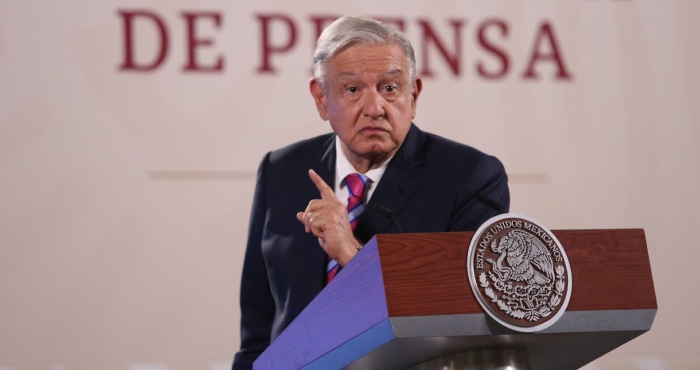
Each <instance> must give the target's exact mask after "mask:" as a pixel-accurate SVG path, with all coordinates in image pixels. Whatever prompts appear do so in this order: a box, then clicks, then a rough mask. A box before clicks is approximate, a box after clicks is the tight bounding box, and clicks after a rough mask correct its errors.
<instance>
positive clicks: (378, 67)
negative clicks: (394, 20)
mask: <svg viewBox="0 0 700 370" xmlns="http://www.w3.org/2000/svg"><path fill="white" fill-rule="evenodd" d="M409 74H410V71H409V66H408V62H407V60H406V57H405V56H404V55H403V53H402V52H401V49H399V48H398V47H397V46H395V45H377V46H367V45H355V46H351V47H349V48H347V49H345V50H343V51H342V52H341V53H339V54H337V55H335V56H334V57H333V58H331V59H330V60H328V61H327V62H326V91H324V89H323V88H322V86H321V85H320V83H319V82H318V81H316V80H315V79H314V80H312V81H311V94H312V95H313V96H314V100H315V101H316V108H317V109H318V112H319V114H320V115H321V118H323V119H324V120H329V121H330V123H331V127H332V128H333V131H335V133H336V134H337V135H338V137H339V138H340V141H341V147H342V149H343V151H344V153H345V155H346V157H348V159H349V160H350V162H351V163H352V164H353V165H355V167H356V168H357V167H358V163H365V164H369V165H370V167H372V168H373V167H376V166H378V165H379V164H381V162H383V161H384V160H385V159H386V158H388V157H390V156H392V155H393V154H394V153H396V151H397V150H398V149H399V147H400V146H401V144H402V143H403V141H404V139H405V138H406V134H407V133H408V130H409V128H410V127H411V120H412V119H413V117H414V116H415V114H416V101H417V99H418V95H419V94H420V90H421V87H422V85H421V81H420V79H417V80H416V81H414V82H412V81H410V76H409ZM360 166H361V167H362V165H361V164H360ZM359 169H360V168H358V170H359ZM366 169H367V168H365V170H366Z"/></svg>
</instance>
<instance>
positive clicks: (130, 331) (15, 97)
mask: <svg viewBox="0 0 700 370" xmlns="http://www.w3.org/2000/svg"><path fill="white" fill-rule="evenodd" d="M135 9H146V10H149V11H151V12H153V13H155V14H156V15H158V16H159V17H160V18H162V19H163V21H164V23H165V24H166V26H167V28H168V35H169V42H170V46H169V51H168V54H167V57H166V59H165V61H164V62H163V63H162V65H161V66H160V67H158V68H157V69H155V70H154V71H151V72H134V71H122V70H120V69H119V66H120V65H121V64H123V62H124V58H125V55H124V23H123V18H122V17H121V16H120V15H119V14H118V12H119V11H130V10H135ZM183 12H190V13H193V12H200V13H201V12H210V13H216V14H219V16H220V25H219V26H218V27H217V26H215V24H214V22H213V20H212V18H206V17H203V18H200V19H199V21H198V22H199V23H197V27H196V32H197V34H198V35H201V36H200V37H201V38H208V39H211V40H212V42H213V44H212V45H210V46H202V47H201V48H200V49H199V51H198V52H197V58H198V60H199V62H200V63H201V64H202V65H211V64H213V63H214V61H216V60H217V58H222V61H223V70H222V71H215V72H185V71H183V70H182V69H183V66H184V65H185V64H186V61H187V59H186V58H187V44H186V31H187V29H186V22H185V18H183V17H182V16H181V13H183ZM269 14H283V15H285V16H287V17H289V18H290V19H292V20H293V22H294V24H295V25H296V28H297V39H296V43H295V45H294V47H293V48H292V49H291V50H290V51H289V52H286V53H278V54H275V55H273V56H272V59H271V62H272V64H273V65H274V66H275V68H277V69H278V71H277V73H276V74H264V73H258V72H257V70H258V69H259V68H260V65H261V43H262V35H261V23H260V20H259V19H258V18H257V15H269ZM329 14H368V15H373V16H384V17H394V18H399V19H402V20H404V22H405V26H406V32H407V34H408V35H409V37H411V39H412V40H413V41H414V44H415V46H416V49H417V52H418V54H419V69H420V68H425V61H424V60H423V59H422V57H421V56H422V52H423V50H424V49H426V48H425V47H424V45H422V44H423V42H422V41H421V40H423V38H424V36H423V33H422V28H421V27H422V26H421V25H420V24H421V23H420V20H425V21H427V22H428V23H429V24H430V25H432V27H434V30H435V31H436V33H437V34H438V35H439V37H440V38H441V39H442V40H443V41H444V43H445V46H446V49H447V51H448V53H454V51H455V47H454V28H452V26H450V23H449V22H450V19H457V20H462V21H463V26H462V28H461V30H460V31H461V32H460V35H461V41H460V46H461V54H460V57H459V60H460V63H461V64H460V67H461V69H460V73H459V75H456V74H455V73H454V72H453V71H452V69H451V68H450V66H449V64H448V63H446V62H445V59H444V58H443V57H442V56H441V54H440V53H439V52H438V51H437V50H438V49H437V48H436V47H435V45H433V44H429V45H428V46H427V50H428V58H429V62H428V64H429V66H430V69H431V70H432V71H434V76H433V77H431V78H427V79H426V80H425V87H424V91H423V95H422V96H421V99H420V101H419V114H418V117H417V118H416V123H417V124H418V125H419V126H420V127H422V128H424V129H426V130H428V131H432V132H435V133H438V134H441V135H444V136H447V137H449V138H452V139H454V140H457V141H461V142H463V143H467V144H470V145H474V146H476V147H478V148H480V149H482V150H484V151H486V152H489V153H491V154H494V155H496V156H498V157H499V158H500V159H501V160H502V161H503V162H504V163H505V165H506V168H507V170H508V172H509V174H510V178H511V181H510V185H511V193H512V199H513V201H512V207H511V210H512V211H514V212H518V213H523V214H527V215H529V216H531V217H534V218H536V219H538V220H540V221H541V222H543V223H544V224H546V225H548V226H549V227H550V228H552V229H558V228H622V227H642V228H644V229H645V231H646V235H647V241H648V244H649V253H650V257H651V263H652V268H653V273H654V279H655V285H656V289H657V292H656V293H657V297H658V300H659V312H658V315H657V318H656V321H655V324H654V327H653V328H652V330H651V332H650V333H647V334H645V335H643V336H642V337H640V338H639V339H637V340H635V341H633V342H631V343H629V344H627V345H625V346H623V347H622V348H620V349H618V350H616V351H615V352H613V353H611V354H609V355H607V356H605V357H603V358H602V359H600V360H598V361H596V362H595V363H594V364H593V365H590V367H591V368H592V369H606V370H607V369H690V368H698V367H700V356H698V355H697V354H695V353H697V351H696V348H697V347H698V345H699V344H700V342H699V341H698V339H697V336H696V333H697V332H698V331H700V324H698V320H697V319H696V316H697V313H696V308H695V306H696V305H698V304H700V298H699V297H698V293H697V292H698V289H697V288H696V287H695V286H694V284H695V282H696V281H697V280H698V279H699V278H700V275H699V274H698V272H697V271H698V268H697V265H696V264H695V263H694V261H695V260H697V259H698V258H700V248H698V245H697V244H698V242H697V241H696V238H695V237H694V234H693V230H694V228H695V227H696V223H697V222H698V220H700V211H699V208H700V190H699V189H700V151H699V147H700V145H699V144H700V108H698V105H697V102H698V101H700V69H698V67H697V60H698V59H700V58H699V57H700V44H699V43H698V42H697V38H698V36H700V26H699V24H700V22H698V21H699V20H700V19H698V18H699V14H700V3H698V2H697V1H695V0H667V1H657V0H626V1H623V0H588V1H587V0H568V1H562V0H523V1H512V0H479V1H418V0H412V1H410V2H406V1H382V2H377V1H355V2H347V1H311V0H305V1H303V2H294V4H293V5H292V3H288V2H282V1H258V2H256V3H255V4H253V2H243V1H231V0H226V1H224V0H219V1H142V2H137V1H114V0H111V1H97V2H81V1H60V2H56V1H28V2H20V1H10V0H0V210H1V211H0V370H25V369H52V370H73V369H80V370H83V369H129V370H174V369H212V370H214V369H216V370H219V369H226V368H227V367H229V363H230V359H231V357H232V356H233V353H234V352H235V349H236V348H237V346H238V341H239V338H238V319H239V310H238V306H237V295H238V285H239V279H240V269H241V264H242V257H243V252H244V243H245V239H246V228H247V223H248V213H249V208H250V204H251V200H252V199H251V197H252V190H253V186H254V175H255V174H254V171H255V169H256V167H257V164H258V161H259V160H260V158H261V157H262V155H263V154H264V153H265V152H267V151H269V150H272V149H275V148H278V147H281V146H283V145H286V144H288V143H291V142H293V141H296V140H298V139H302V138H306V137H310V136H312V135H316V134H320V133H324V132H327V131H328V130H329V128H328V126H327V124H326V123H325V122H323V121H321V120H320V119H319V118H318V115H317V113H316V112H315V109H314V106H313V103H312V100H311V98H310V96H309V95H308V93H307V83H308V79H309V77H310V61H309V60H310V56H311V50H312V46H313V41H314V37H315V36H314V35H315V28H314V24H313V23H312V22H311V21H310V17H312V16H319V15H329ZM490 20H497V21H500V22H502V23H504V24H506V25H507V29H508V31H507V36H503V35H502V34H501V33H500V31H498V30H497V29H496V28H489V29H488V31H487V37H488V38H489V39H490V40H491V43H493V44H494V45H496V46H497V47H498V48H499V49H501V50H504V51H505V53H506V54H508V58H509V61H510V63H509V71H508V73H507V74H506V75H505V76H504V77H502V78H499V79H495V80H489V79H486V78H484V77H483V76H480V75H479V73H478V72H477V65H478V64H479V63H484V64H485V67H486V68H487V69H488V70H489V71H494V70H496V71H497V70H498V69H499V68H500V64H499V63H500V60H499V59H498V58H497V57H496V56H495V55H494V54H493V53H489V52H488V50H486V49H484V47H482V46H480V45H479V42H478V30H479V27H481V26H483V25H484V24H485V23H487V22H489V21H490ZM542 22H549V24H550V25H551V29H552V31H553V33H552V34H553V35H554V37H555V39H556V41H557V46H558V51H559V54H560V56H561V59H562V61H563V62H564V63H565V66H566V68H567V70H568V71H569V72H570V73H571V75H572V76H573V77H572V79H571V80H568V81H566V80H561V79H556V72H557V68H556V64H555V63H553V62H551V61H550V62H547V61H543V62H540V63H538V64H537V65H536V70H537V73H538V74H539V76H540V78H539V79H538V80H527V79H524V78H523V76H522V75H523V73H524V71H525V70H526V69H527V65H528V61H529V58H530V57H531V55H532V48H533V44H535V40H536V36H537V34H538V32H539V31H538V30H539V29H540V27H541V24H542ZM135 25H136V27H135V29H134V32H135V36H134V37H135V45H134V48H135V50H134V51H135V53H136V55H137V58H141V59H139V60H141V61H142V62H143V63H146V62H147V61H149V60H154V58H155V55H156V54H157V51H158V49H159V47H160V43H159V39H158V34H157V31H156V30H157V29H156V28H155V26H154V24H153V23H149V22H148V21H142V22H140V23H136V24H135ZM281 26H282V23H275V24H274V27H273V28H272V31H271V34H272V42H273V43H274V44H275V45H282V44H283V43H285V42H286V41H287V38H288V37H289V32H287V30H286V29H285V28H284V27H281ZM550 45H551V43H549V42H544V43H543V44H541V45H540V46H541V47H542V49H541V50H542V52H543V53H549V52H551V49H550V48H549V47H550ZM290 222H295V220H293V219H291V220H290ZM574 289H575V287H574Z"/></svg>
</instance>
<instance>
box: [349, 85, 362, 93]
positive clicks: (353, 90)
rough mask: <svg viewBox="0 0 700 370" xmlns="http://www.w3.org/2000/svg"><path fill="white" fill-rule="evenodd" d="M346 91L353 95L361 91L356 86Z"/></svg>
mask: <svg viewBox="0 0 700 370" xmlns="http://www.w3.org/2000/svg"><path fill="white" fill-rule="evenodd" d="M346 90H347V91H348V92H349V93H351V94H354V93H356V92H358V91H359V89H358V88H357V87H355V86H351V87H348V88H347V89H346Z"/></svg>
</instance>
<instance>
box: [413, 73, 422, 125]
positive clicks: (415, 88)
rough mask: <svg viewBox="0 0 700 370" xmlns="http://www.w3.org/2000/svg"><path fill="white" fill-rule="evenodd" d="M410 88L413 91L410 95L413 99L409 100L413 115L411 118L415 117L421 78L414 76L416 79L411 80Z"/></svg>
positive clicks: (420, 89)
mask: <svg viewBox="0 0 700 370" xmlns="http://www.w3.org/2000/svg"><path fill="white" fill-rule="evenodd" d="M412 89H413V91H412V92H411V97H412V98H413V101H412V102H411V108H413V117H412V118H415V116H416V105H417V103H418V96H419V95H420V92H421V91H422V90H423V80H421V79H420V77H416V79H415V80H414V81H413V86H412Z"/></svg>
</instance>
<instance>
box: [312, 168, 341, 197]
mask: <svg viewBox="0 0 700 370" xmlns="http://www.w3.org/2000/svg"><path fill="white" fill-rule="evenodd" d="M309 177H310V178H311V181H313V182H314V185H316V189H318V191H319V192H320V193H321V199H323V200H338V198H337V197H336V196H335V191H334V190H333V189H331V187H330V186H328V184H326V182H325V181H323V179H322V178H321V176H319V175H318V174H317V173H316V171H314V170H309Z"/></svg>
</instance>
